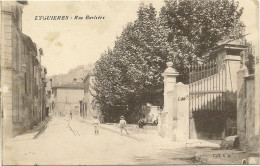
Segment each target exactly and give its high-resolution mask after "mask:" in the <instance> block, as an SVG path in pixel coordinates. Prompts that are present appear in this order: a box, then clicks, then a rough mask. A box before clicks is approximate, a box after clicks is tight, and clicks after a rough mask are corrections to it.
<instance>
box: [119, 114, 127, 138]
mask: <svg viewBox="0 0 260 166" xmlns="http://www.w3.org/2000/svg"><path fill="white" fill-rule="evenodd" d="M119 127H120V131H121V135H122V131H123V129H124V130H125V132H126V133H127V135H129V133H128V132H127V130H126V121H125V118H124V116H121V117H120V121H119Z"/></svg>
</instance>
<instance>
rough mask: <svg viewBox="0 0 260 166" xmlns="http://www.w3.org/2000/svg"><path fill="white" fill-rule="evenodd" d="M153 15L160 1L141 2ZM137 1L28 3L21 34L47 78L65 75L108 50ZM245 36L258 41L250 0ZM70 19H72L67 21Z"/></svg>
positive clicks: (134, 14)
mask: <svg viewBox="0 0 260 166" xmlns="http://www.w3.org/2000/svg"><path fill="white" fill-rule="evenodd" d="M144 2H145V3H152V4H153V6H154V7H155V8H156V10H157V12H159V11H160V8H161V7H162V6H163V5H164V2H163V0H145V1H144ZM140 3H141V1H137V0H136V1H134V0H131V1H129V0H128V1H119V0H118V1H56V2H50V1H38V2H37V1H29V4H28V5H26V6H25V7H24V9H23V29H22V31H23V33H24V34H26V35H28V36H30V37H31V38H32V40H33V41H34V42H35V43H36V44H37V46H38V47H39V48H42V49H43V52H44V56H43V57H42V65H44V66H45V67H46V68H47V71H48V75H49V76H50V75H54V74H61V73H63V74H64V73H67V72H68V70H70V69H71V68H74V67H76V66H78V65H87V64H89V63H95V62H96V61H97V60H98V59H99V58H100V56H101V54H102V53H103V52H104V51H105V50H107V48H108V47H110V48H112V47H113V46H114V42H115V40H116V37H117V36H120V34H121V32H122V30H123V28H124V27H125V26H126V24H127V23H128V22H132V21H134V20H135V19H136V18H137V10H138V7H139V4H140ZM240 5H241V6H242V7H244V14H243V15H242V20H243V21H244V23H245V25H246V33H251V34H250V35H248V36H247V38H249V40H252V41H253V42H256V41H258V34H257V33H258V30H257V28H258V27H257V25H258V17H257V12H258V9H257V8H256V7H257V5H255V4H254V2H253V0H240ZM86 15H89V16H97V17H98V16H102V17H105V19H103V20H89V19H83V20H74V19H73V18H74V17H75V16H81V17H84V18H85V17H86ZM35 16H69V19H68V20H35ZM70 17H72V19H71V18H70Z"/></svg>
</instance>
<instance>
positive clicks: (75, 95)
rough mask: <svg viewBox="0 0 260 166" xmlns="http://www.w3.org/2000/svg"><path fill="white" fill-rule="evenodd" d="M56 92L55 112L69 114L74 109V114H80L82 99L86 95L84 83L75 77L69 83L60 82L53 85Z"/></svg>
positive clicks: (54, 92)
mask: <svg viewBox="0 0 260 166" xmlns="http://www.w3.org/2000/svg"><path fill="white" fill-rule="evenodd" d="M52 93H53V94H54V108H53V109H54V114H56V115H69V113H70V111H72V113H73V115H76V116H78V115H80V101H81V100H82V99H83V97H84V84H83V82H82V81H81V82H78V81H77V79H74V80H73V82H71V83H68V84H61V85H60V84H59V85H56V86H53V87H52Z"/></svg>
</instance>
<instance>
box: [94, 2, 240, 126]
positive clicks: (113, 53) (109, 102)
mask: <svg viewBox="0 0 260 166" xmlns="http://www.w3.org/2000/svg"><path fill="white" fill-rule="evenodd" d="M242 11H243V9H242V8H241V9H239V7H238V3H234V2H230V1H228V0H216V1H198V0H195V1H191V0H181V1H177V0H172V1H165V5H164V7H163V8H162V9H161V11H160V13H159V17H158V18H157V17H156V10H155V8H154V7H153V6H152V5H151V4H149V5H145V4H143V3H141V4H140V6H139V10H138V12H137V16H138V18H137V19H136V20H135V21H134V22H132V23H128V24H127V25H126V27H125V28H124V29H123V32H122V34H121V35H120V36H119V37H117V39H116V41H115V46H114V48H113V49H108V50H107V51H106V52H104V53H103V55H102V56H101V58H100V59H99V60H98V61H97V62H96V64H95V70H94V74H95V75H96V79H95V80H96V82H95V87H94V89H95V90H96V96H95V97H96V99H97V101H98V102H99V103H100V105H101V110H103V113H104V114H106V113H105V112H107V114H109V115H113V116H115V118H116V116H117V117H119V116H120V115H119V112H118V113H117V112H116V111H117V110H119V108H118V107H117V105H127V106H128V107H127V108H128V112H127V111H125V116H127V117H128V119H130V120H132V121H133V122H136V121H137V119H136V117H138V114H139V113H140V111H141V108H142V106H144V105H146V104H147V103H150V104H152V105H159V106H162V104H163V78H162V75H161V74H162V73H163V71H164V70H165V68H166V62H167V61H172V62H173V63H174V67H175V69H176V70H177V71H178V72H179V73H180V75H179V76H178V77H177V81H182V82H184V83H188V73H187V70H186V68H187V66H188V65H190V64H191V63H194V62H195V63H196V61H197V60H198V59H199V58H200V59H203V56H202V55H203V54H205V53H206V52H207V51H208V50H209V49H210V48H212V47H214V46H216V45H217V43H218V42H219V41H220V40H222V39H224V38H225V37H226V36H232V37H241V36H242V32H243V31H241V29H243V24H242V22H241V21H240V16H241V14H242ZM121 109H126V108H121ZM104 111H105V112H104ZM120 114H121V112H120Z"/></svg>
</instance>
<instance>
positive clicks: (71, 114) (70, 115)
mask: <svg viewBox="0 0 260 166" xmlns="http://www.w3.org/2000/svg"><path fill="white" fill-rule="evenodd" d="M70 120H72V112H71V111H70Z"/></svg>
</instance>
